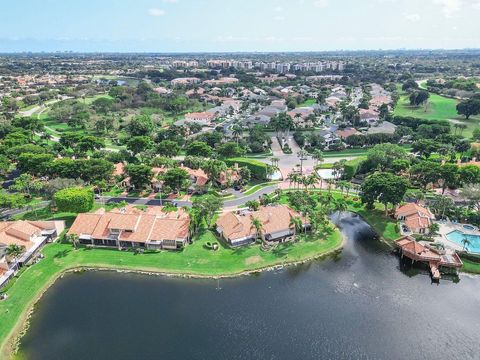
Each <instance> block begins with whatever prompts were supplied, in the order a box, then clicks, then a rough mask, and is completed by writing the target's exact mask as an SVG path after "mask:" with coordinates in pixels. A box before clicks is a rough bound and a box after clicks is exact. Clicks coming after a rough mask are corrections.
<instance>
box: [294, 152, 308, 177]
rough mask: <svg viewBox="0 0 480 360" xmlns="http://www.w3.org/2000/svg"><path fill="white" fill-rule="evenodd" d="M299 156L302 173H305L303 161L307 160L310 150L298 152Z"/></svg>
mask: <svg viewBox="0 0 480 360" xmlns="http://www.w3.org/2000/svg"><path fill="white" fill-rule="evenodd" d="M297 157H298V159H299V160H300V174H303V162H304V161H305V160H307V158H308V152H306V151H305V150H303V149H302V150H300V151H299V152H298V153H297Z"/></svg>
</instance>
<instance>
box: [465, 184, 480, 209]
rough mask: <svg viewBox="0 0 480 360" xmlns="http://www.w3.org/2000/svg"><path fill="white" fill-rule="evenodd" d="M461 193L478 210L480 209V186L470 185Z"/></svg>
mask: <svg viewBox="0 0 480 360" xmlns="http://www.w3.org/2000/svg"><path fill="white" fill-rule="evenodd" d="M460 193H461V194H462V196H463V197H464V198H466V199H468V200H470V202H471V203H472V204H473V206H474V207H475V208H476V209H477V210H479V209H480V184H478V183H477V184H468V185H466V186H464V187H463V188H462V189H461V191H460Z"/></svg>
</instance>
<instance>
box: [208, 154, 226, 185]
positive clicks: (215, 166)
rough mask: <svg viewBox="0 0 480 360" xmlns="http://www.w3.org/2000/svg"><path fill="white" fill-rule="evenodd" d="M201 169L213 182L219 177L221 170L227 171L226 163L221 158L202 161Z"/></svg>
mask: <svg viewBox="0 0 480 360" xmlns="http://www.w3.org/2000/svg"><path fill="white" fill-rule="evenodd" d="M202 169H203V171H205V173H206V174H207V176H208V179H209V180H210V181H211V182H212V183H213V182H215V180H217V179H218V178H219V177H220V174H221V173H222V172H224V171H227V165H226V164H225V163H224V162H223V161H221V160H216V159H210V160H207V161H205V162H204V163H203V166H202Z"/></svg>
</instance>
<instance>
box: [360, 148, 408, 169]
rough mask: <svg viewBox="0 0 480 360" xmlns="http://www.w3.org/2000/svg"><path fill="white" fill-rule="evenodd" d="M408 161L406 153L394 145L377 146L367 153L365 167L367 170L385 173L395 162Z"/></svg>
mask: <svg viewBox="0 0 480 360" xmlns="http://www.w3.org/2000/svg"><path fill="white" fill-rule="evenodd" d="M400 159H401V160H406V159H408V154H407V151H406V150H405V149H404V148H402V147H401V146H398V145H396V144H389V143H385V144H378V145H375V146H374V147H373V148H371V149H370V150H368V152H367V160H366V167H367V168H368V170H375V169H379V170H380V171H385V170H388V169H391V168H392V164H393V162H394V161H395V160H400Z"/></svg>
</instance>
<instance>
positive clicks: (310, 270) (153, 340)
mask: <svg viewBox="0 0 480 360" xmlns="http://www.w3.org/2000/svg"><path fill="white" fill-rule="evenodd" d="M338 224H339V226H340V227H341V229H342V231H343V233H344V235H345V236H346V239H347V241H346V243H345V248H344V250H343V252H342V253H341V255H340V256H337V257H335V258H329V259H326V260H320V261H315V262H311V263H309V264H306V265H303V266H298V267H291V268H286V269H284V270H281V271H279V272H266V273H262V274H260V275H255V276H249V277H242V278H237V279H227V280H220V281H216V280H193V279H176V278H165V277H157V276H146V275H140V274H124V273H116V272H85V273H81V274H69V275H66V276H64V277H63V278H62V279H60V280H59V281H58V282H57V283H56V284H55V285H54V286H53V287H52V288H51V289H50V290H48V292H47V293H46V294H45V296H44V297H43V298H42V299H41V301H40V302H39V303H38V306H37V307H36V311H35V313H34V315H33V316H32V319H31V326H30V329H29V330H28V332H27V334H26V336H25V337H24V338H23V339H22V341H21V352H22V355H24V356H25V358H26V359H32V360H36V359H45V360H46V359H48V360H53V359H69V360H74V359H478V358H479V357H480V344H479V342H480V338H479V334H480V315H479V313H478V309H479V307H480V291H479V285H480V278H478V277H472V276H467V275H461V276H460V278H459V281H457V282H453V281H447V280H442V281H441V282H440V284H434V283H431V281H430V277H429V276H428V275H427V273H426V272H425V273H424V272H422V271H416V270H408V271H406V272H405V271H402V270H401V267H400V260H399V258H398V257H397V256H396V255H394V254H392V253H391V251H390V250H388V249H387V248H386V247H385V246H384V245H382V244H381V243H380V242H379V241H378V240H377V239H376V238H375V235H374V233H372V231H371V230H370V228H369V227H368V225H367V224H366V223H365V222H363V221H362V220H361V218H359V217H357V216H354V215H350V214H344V215H343V216H342V219H341V220H338ZM402 268H403V267H402Z"/></svg>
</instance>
